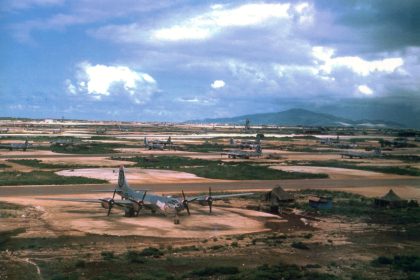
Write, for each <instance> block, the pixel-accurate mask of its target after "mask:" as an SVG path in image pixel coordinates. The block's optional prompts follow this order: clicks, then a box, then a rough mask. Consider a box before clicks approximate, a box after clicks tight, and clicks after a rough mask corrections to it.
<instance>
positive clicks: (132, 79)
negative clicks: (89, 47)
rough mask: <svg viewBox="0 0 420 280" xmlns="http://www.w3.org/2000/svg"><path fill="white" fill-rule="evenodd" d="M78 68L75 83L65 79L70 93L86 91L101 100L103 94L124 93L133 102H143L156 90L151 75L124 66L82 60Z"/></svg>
mask: <svg viewBox="0 0 420 280" xmlns="http://www.w3.org/2000/svg"><path fill="white" fill-rule="evenodd" d="M78 68H79V70H78V72H77V73H76V79H77V81H76V83H75V84H76V85H75V84H74V83H72V82H71V81H70V80H66V81H65V84H66V87H67V91H68V92H69V93H71V94H77V93H86V94H89V95H91V96H92V97H93V98H94V99H96V100H101V98H102V97H103V96H110V95H113V94H120V93H126V94H128V95H129V96H130V97H131V98H132V99H133V100H134V102H135V103H143V102H144V101H146V100H148V98H149V96H150V95H151V94H152V93H153V92H155V91H156V81H155V79H154V78H153V77H152V76H150V75H149V74H147V73H142V72H136V71H134V70H131V69H130V68H128V67H126V66H107V65H102V64H97V65H92V64H90V63H89V62H83V63H80V64H79V65H78Z"/></svg>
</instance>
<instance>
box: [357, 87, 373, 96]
mask: <svg viewBox="0 0 420 280" xmlns="http://www.w3.org/2000/svg"><path fill="white" fill-rule="evenodd" d="M357 90H358V91H359V92H360V93H362V94H364V95H372V94H373V90H372V89H371V88H370V87H368V86H367V85H360V86H358V87H357Z"/></svg>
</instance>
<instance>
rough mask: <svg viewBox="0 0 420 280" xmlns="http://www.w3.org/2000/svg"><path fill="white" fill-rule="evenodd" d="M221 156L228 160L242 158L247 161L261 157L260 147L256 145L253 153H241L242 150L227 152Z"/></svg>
mask: <svg viewBox="0 0 420 280" xmlns="http://www.w3.org/2000/svg"><path fill="white" fill-rule="evenodd" d="M222 155H227V156H228V158H244V159H249V158H250V157H259V156H261V155H262V149H261V146H260V145H258V146H256V147H255V151H249V152H248V151H242V150H230V151H228V152H225V153H222Z"/></svg>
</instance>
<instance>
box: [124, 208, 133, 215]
mask: <svg viewBox="0 0 420 280" xmlns="http://www.w3.org/2000/svg"><path fill="white" fill-rule="evenodd" d="M124 216H125V217H134V209H133V208H125V209H124Z"/></svg>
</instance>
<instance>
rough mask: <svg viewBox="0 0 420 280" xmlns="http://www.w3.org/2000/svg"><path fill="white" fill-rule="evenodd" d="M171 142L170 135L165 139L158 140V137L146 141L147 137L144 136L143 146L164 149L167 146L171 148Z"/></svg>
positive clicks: (151, 148)
mask: <svg viewBox="0 0 420 280" xmlns="http://www.w3.org/2000/svg"><path fill="white" fill-rule="evenodd" d="M172 144H173V142H172V140H171V136H169V137H168V139H167V140H166V141H164V140H159V139H155V140H152V141H148V140H147V138H146V137H144V147H145V148H147V149H149V150H164V149H166V148H167V147H169V149H171V148H172Z"/></svg>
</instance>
